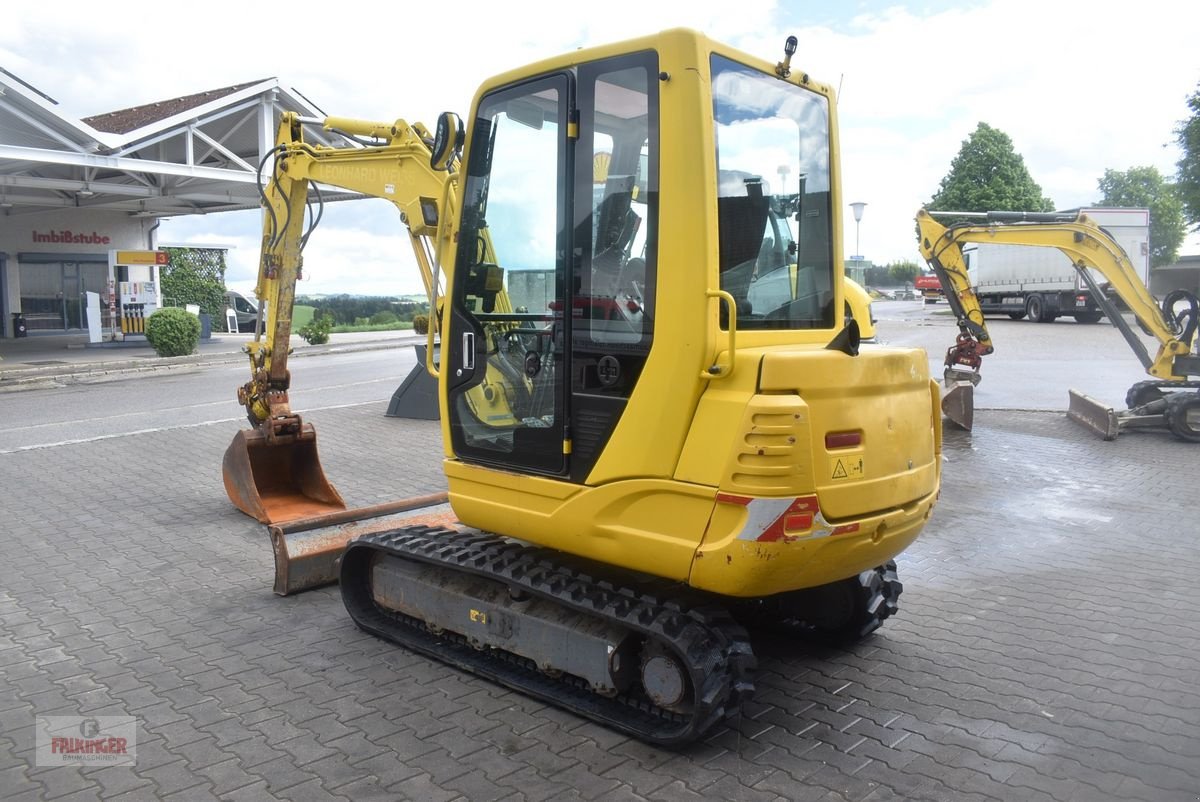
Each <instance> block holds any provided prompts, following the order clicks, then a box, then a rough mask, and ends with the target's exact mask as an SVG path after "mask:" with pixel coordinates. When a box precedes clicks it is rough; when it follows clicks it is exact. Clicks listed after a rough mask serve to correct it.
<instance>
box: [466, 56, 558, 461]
mask: <svg viewBox="0 0 1200 802" xmlns="http://www.w3.org/2000/svg"><path fill="white" fill-rule="evenodd" d="M572 81H573V78H572V76H570V75H568V74H566V73H559V74H553V75H549V76H546V77H543V78H539V79H536V80H532V81H528V82H524V83H520V84H516V85H513V86H510V87H506V88H503V89H501V90H498V91H495V92H492V93H490V94H488V95H486V96H485V97H484V98H483V99H482V101H481V102H480V104H479V109H478V112H477V114H476V117H475V119H474V121H473V123H472V131H473V134H472V144H471V150H470V152H469V153H468V154H467V159H466V171H467V175H466V180H465V184H464V189H463V198H462V204H463V212H462V214H463V217H462V225H461V228H460V232H459V243H458V248H459V250H458V255H457V260H456V267H455V277H454V284H453V286H452V287H451V288H450V304H451V306H450V315H449V319H448V327H447V331H446V332H445V333H444V336H443V340H442V343H443V349H444V350H445V352H446V355H447V360H446V362H445V364H444V365H443V367H442V370H443V372H444V374H445V377H444V381H445V382H446V393H447V406H448V417H449V421H450V430H451V443H452V445H453V448H454V453H455V455H456V456H458V457H459V458H460V459H463V460H464V461H468V462H479V463H485V464H495V465H497V466H501V467H505V468H509V469H515V470H521V471H528V472H533V473H544V474H555V475H561V474H565V473H566V471H567V468H568V465H567V455H568V452H569V451H570V446H569V439H568V434H567V414H568V410H567V408H566V405H567V394H566V384H567V381H566V380H567V377H568V376H569V375H570V374H569V365H568V358H569V357H568V353H567V350H566V348H565V344H566V343H568V342H570V332H569V331H567V330H566V329H567V327H569V326H570V322H571V321H570V316H569V315H565V314H564V310H565V309H567V308H568V306H567V304H566V302H565V296H566V292H567V275H568V271H569V270H570V253H571V251H570V232H569V226H568V221H569V220H570V219H571V215H570V204H571V185H572V182H571V180H570V176H571V175H572V161H573V156H572V149H571V147H570V144H571V140H569V139H568V121H569V120H570V119H571V114H572V112H571V109H572Z"/></svg>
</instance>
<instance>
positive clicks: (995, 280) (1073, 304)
mask: <svg viewBox="0 0 1200 802" xmlns="http://www.w3.org/2000/svg"><path fill="white" fill-rule="evenodd" d="M1070 213H1082V214H1086V215H1087V216H1088V217H1089V218H1091V219H1092V220H1094V221H1096V222H1097V223H1098V224H1099V225H1100V226H1101V227H1103V228H1104V229H1105V231H1107V232H1108V234H1109V235H1110V236H1111V237H1112V238H1113V239H1114V240H1116V241H1117V242H1118V243H1119V244H1120V245H1121V247H1122V248H1123V249H1124V250H1125V253H1126V254H1127V255H1128V256H1129V259H1130V261H1131V262H1132V263H1133V265H1134V267H1135V269H1136V271H1137V274H1138V278H1139V279H1140V280H1141V281H1142V283H1143V284H1144V285H1145V286H1147V287H1149V278H1150V212H1149V210H1147V209H1107V208H1088V209H1072V210H1070ZM963 257H964V258H965V259H966V262H967V270H968V275H969V276H970V281H971V284H972V286H973V287H974V288H975V292H976V295H977V296H978V298H979V305H980V308H981V309H982V311H983V313H984V314H989V315H999V314H1007V315H1008V316H1009V317H1010V318H1012V319H1013V320H1020V319H1021V318H1024V317H1028V318H1029V319H1030V320H1032V321H1034V322H1037V323H1053V322H1054V321H1055V319H1057V318H1059V317H1067V316H1069V317H1073V318H1075V320H1076V321H1077V322H1079V323H1095V322H1097V321H1099V320H1100V319H1101V318H1102V317H1103V316H1104V313H1103V312H1102V311H1101V308H1100V305H1099V304H1097V302H1096V299H1095V298H1093V297H1092V295H1091V293H1090V292H1089V291H1088V289H1087V287H1086V286H1085V285H1084V283H1083V280H1082V279H1081V278H1080V276H1079V273H1078V271H1076V270H1075V268H1074V267H1073V266H1072V265H1071V260H1070V259H1069V258H1068V257H1067V256H1065V255H1064V254H1063V253H1062V252H1061V251H1059V250H1057V249H1054V248H1039V247H1035V246H1026V245H993V244H990V243H980V244H975V245H967V246H966V247H964V248H963ZM1096 278H1097V281H1098V282H1099V283H1100V284H1101V286H1102V287H1103V281H1104V279H1103V277H1102V276H1097V277H1096Z"/></svg>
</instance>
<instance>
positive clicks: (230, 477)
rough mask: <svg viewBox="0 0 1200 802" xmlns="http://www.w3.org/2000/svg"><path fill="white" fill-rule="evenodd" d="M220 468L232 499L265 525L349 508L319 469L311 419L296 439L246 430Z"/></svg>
mask: <svg viewBox="0 0 1200 802" xmlns="http://www.w3.org/2000/svg"><path fill="white" fill-rule="evenodd" d="M221 469H222V470H221V473H222V478H223V479H224V480H225V492H226V493H227V494H229V500H230V501H232V502H233V504H234V506H235V507H237V508H238V509H239V510H241V511H242V512H244V513H246V514H247V515H249V516H250V517H251V518H257V519H258V520H259V521H261V522H263V523H264V524H277V523H285V522H287V521H294V520H296V519H297V518H311V517H313V516H316V515H326V514H328V513H331V512H337V511H338V510H344V509H346V502H344V501H342V497H341V495H340V494H339V493H338V492H337V490H335V489H334V487H333V485H331V484H329V480H328V479H326V478H325V472H324V471H323V470H322V469H321V459H320V457H319V456H317V433H316V430H314V429H313V427H312V424H311V423H306V424H304V426H303V427H302V428H301V430H300V434H299V435H298V436H297V437H296V438H295V439H294V440H292V441H290V442H285V443H275V444H272V443H270V442H269V441H268V440H267V437H266V435H265V434H263V433H262V432H261V431H258V430H257V429H251V430H246V429H243V430H242V431H240V432H238V433H237V434H236V435H234V438H233V442H232V443H230V444H229V448H227V449H226V450H225V459H224V461H223V463H222V466H221Z"/></svg>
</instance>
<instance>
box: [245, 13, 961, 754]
mask: <svg viewBox="0 0 1200 802" xmlns="http://www.w3.org/2000/svg"><path fill="white" fill-rule="evenodd" d="M795 49H796V40H795V38H794V37H791V38H789V39H788V42H787V45H786V46H785V48H784V53H785V57H784V59H783V60H782V61H780V62H779V63H777V64H771V63H769V62H766V61H763V60H761V59H758V58H755V57H753V56H750V55H747V54H745V53H741V52H738V51H735V50H732V49H730V48H728V47H726V46H723V45H721V44H718V43H716V42H713V41H711V40H709V39H707V38H705V37H704V36H702V35H700V34H697V33H695V32H692V31H687V30H672V31H666V32H664V33H661V34H658V35H654V36H648V37H645V38H641V39H636V40H633V41H629V42H625V43H621V44H616V45H611V46H607V47H600V48H594V49H588V50H580V51H575V52H572V53H569V54H567V55H564V56H561V57H558V58H554V59H549V60H547V61H543V62H540V63H537V64H534V65H531V66H529V67H526V68H523V69H520V70H515V71H513V72H509V73H506V74H504V75H501V76H498V77H496V78H493V79H491V80H489V81H487V82H485V83H484V84H483V85H482V86H481V88H480V89H479V91H478V93H477V95H476V97H475V99H474V101H473V104H472V110H471V115H470V117H469V118H468V121H469V124H468V125H467V126H466V127H465V128H464V126H463V125H462V124H461V123H460V122H459V120H458V118H457V117H455V116H454V115H453V114H449V113H446V114H443V115H441V117H440V118H439V119H438V124H437V126H436V130H435V132H434V133H433V134H432V135H431V134H430V132H429V131H427V130H426V129H425V128H424V127H422V126H420V125H409V124H407V123H405V122H403V121H397V122H395V123H392V124H382V123H367V122H356V121H352V120H346V119H340V118H330V119H326V120H323V121H316V120H305V119H301V118H298V117H295V116H285V117H284V119H283V121H282V123H281V125H280V128H279V141H278V143H277V145H276V147H275V149H274V151H273V152H272V154H271V155H272V156H273V157H274V159H273V162H274V164H273V166H272V168H271V170H270V172H269V178H268V180H267V181H266V186H265V189H264V200H265V206H266V208H267V211H268V213H267V215H266V220H265V223H264V236H263V246H262V247H263V251H262V260H261V276H260V281H259V288H258V295H259V297H260V299H262V301H264V303H263V304H262V305H261V306H262V308H265V309H266V310H267V311H266V314H265V327H262V331H264V332H265V333H266V338H265V339H263V338H261V337H259V338H256V340H255V343H254V344H253V345H252V346H251V347H250V359H251V368H252V373H253V378H252V380H251V382H249V383H248V384H247V385H246V386H245V387H243V388H242V389H241V391H240V392H239V400H241V402H242V403H243V404H244V405H245V406H246V408H247V412H248V416H249V418H250V420H251V422H252V424H253V425H254V429H253V430H251V431H249V432H242V433H239V434H238V436H237V437H236V438H235V439H234V441H233V443H232V444H231V445H230V447H229V450H228V452H227V453H226V458H225V464H224V468H225V482H226V487H227V489H228V491H229V496H230V498H231V500H233V502H234V503H235V504H237V506H238V507H239V508H240V509H242V510H243V511H245V512H246V513H248V514H250V515H253V516H255V517H258V518H259V519H260V520H264V521H268V522H274V523H277V524H278V523H282V524H285V525H286V524H288V523H289V522H290V521H291V519H292V518H294V517H296V516H299V515H316V516H318V517H323V518H324V520H335V519H336V520H343V519H344V518H345V516H347V515H349V516H350V517H353V513H354V511H353V510H350V511H344V512H339V511H338V510H339V508H340V507H341V506H344V505H343V504H342V502H341V499H340V496H338V495H337V494H336V491H335V490H333V488H332V487H331V486H330V485H329V482H328V481H327V480H326V479H325V477H324V473H323V471H322V470H321V468H320V464H319V461H318V458H317V451H316V444H315V443H316V437H315V433H314V431H313V429H312V428H311V425H310V424H306V423H304V422H303V421H301V419H300V416H299V415H297V414H296V413H295V412H293V411H292V410H291V409H290V406H289V404H288V401H287V392H288V374H287V370H286V359H287V342H288V341H287V334H288V331H289V326H290V308H291V303H292V293H293V291H294V286H295V280H296V278H297V277H298V275H299V272H300V270H301V256H300V252H301V250H302V249H303V247H304V244H305V242H306V241H307V239H308V235H309V233H310V232H311V226H307V227H306V225H305V224H304V221H303V219H302V218H303V217H304V210H305V207H306V203H307V202H308V201H309V190H310V189H311V188H312V187H314V186H315V184H317V183H324V184H329V185H336V186H339V187H343V188H348V189H352V190H356V191H358V192H361V193H363V194H365V195H370V196H374V197H383V198H389V199H391V200H392V201H393V202H394V203H395V205H396V206H397V207H398V208H399V209H400V211H401V215H402V219H403V221H404V223H405V224H406V225H407V226H408V229H409V232H410V235H411V238H412V243H413V246H414V252H415V253H416V256H417V262H418V264H419V266H420V268H421V272H422V276H423V278H424V279H425V284H426V288H427V290H428V291H429V294H430V301H431V309H432V310H434V314H432V315H431V322H434V323H436V326H435V327H431V331H430V333H429V341H428V343H427V345H428V348H427V363H426V368H427V369H428V370H429V372H430V373H431V374H433V375H434V376H435V377H436V378H437V383H438V397H439V405H440V421H441V424H440V425H441V429H442V435H443V443H444V460H443V466H444V471H445V476H446V481H447V484H448V491H449V492H448V496H449V503H450V506H451V508H452V511H453V523H452V524H451V525H436V526H433V525H408V526H398V527H396V528H390V529H386V530H383V531H376V532H374V533H372V534H368V535H363V536H361V537H356V538H353V539H350V538H343V539H342V540H341V542H340V543H339V547H338V552H337V553H338V556H339V557H340V575H339V580H340V582H341V588H342V597H343V600H344V602H345V604H346V607H347V610H348V611H349V612H350V615H351V617H352V618H353V620H354V621H355V622H356V623H357V625H358V626H360V627H361V628H363V629H365V630H367V631H369V632H373V633H375V634H377V635H379V636H381V637H384V638H387V639H389V640H392V641H394V642H396V643H399V644H401V645H403V646H405V647H407V648H410V649H413V650H416V651H418V652H421V653H424V654H427V655H430V656H432V657H435V658H437V659H439V660H443V661H445V662H448V663H450V664H452V665H455V666H459V667H461V668H464V669H466V670H469V671H472V672H475V673H477V674H479V675H481V676H484V677H487V678H490V679H492V680H494V681H496V682H499V683H502V684H504V685H506V686H508V687H511V688H514V689H517V690H520V691H522V692H524V693H528V694H531V695H533V696H535V697H538V698H540V699H544V700H546V701H547V702H550V703H552V704H556V705H559V706H561V707H564V708H566V709H569V710H571V711H574V712H576V713H578V714H579V715H582V716H586V717H588V718H591V719H593V720H595V721H598V722H601V723H603V724H605V725H607V726H610V727H613V728H615V729H617V730H620V731H622V732H626V733H629V734H631V735H633V736H635V737H637V738H640V739H643V740H646V741H649V742H655V743H662V744H678V743H683V742H687V741H690V740H693V739H695V738H697V737H700V736H701V735H703V734H704V733H705V732H706V731H708V730H709V729H710V728H711V727H712V726H713V725H714V724H715V723H716V722H718V721H720V720H721V719H722V718H724V717H726V716H731V715H735V714H736V713H737V712H738V710H739V709H740V705H741V703H742V701H743V700H744V699H746V698H747V696H748V695H749V694H750V693H751V691H752V688H753V680H752V670H753V667H754V664H755V660H754V655H753V649H752V645H751V641H750V639H749V636H748V635H747V633H746V630H745V629H744V628H743V626H742V624H741V623H739V622H741V621H744V620H746V619H753V620H754V621H755V622H758V623H762V622H765V621H772V620H774V621H778V622H781V623H786V624H787V625H788V626H795V627H799V628H801V629H803V630H805V631H817V632H820V633H825V634H827V635H830V636H834V637H839V638H851V639H853V638H859V637H862V636H864V635H866V634H868V633H870V632H872V631H873V630H874V629H875V628H877V627H878V626H879V625H880V623H881V622H882V621H883V620H884V619H886V618H887V617H888V616H889V615H891V614H892V613H893V612H894V611H895V610H896V605H897V600H898V597H899V594H900V591H901V587H902V586H901V584H900V582H899V579H898V577H897V574H896V565H895V562H894V559H893V558H894V557H895V556H896V555H897V554H899V553H900V552H901V551H902V550H903V549H904V548H906V547H907V546H908V545H909V544H910V543H911V542H912V541H913V540H914V539H915V538H916V537H917V535H918V533H919V532H920V531H921V529H922V528H923V527H924V525H925V523H926V521H927V520H928V518H929V516H930V514H931V513H932V510H933V506H934V503H935V500H936V498H937V494H938V490H939V486H940V478H941V472H940V459H941V428H940V426H941V418H940V416H939V415H938V396H939V390H938V384H937V382H935V381H933V380H931V378H930V376H929V372H928V362H927V358H926V356H925V353H924V351H922V350H919V349H906V348H887V347H882V346H873V347H871V348H864V349H862V350H860V349H859V339H860V332H859V328H858V325H857V323H856V322H854V321H853V320H850V319H848V318H847V317H846V312H845V309H846V304H847V298H846V294H845V292H846V291H845V286H846V285H845V283H844V281H843V275H842V248H841V242H842V210H843V208H844V207H845V204H844V203H842V202H841V200H840V197H841V193H840V183H839V182H840V169H839V165H838V144H837V120H836V105H835V103H834V96H833V91H832V89H831V87H829V86H827V85H825V84H821V83H818V82H816V81H814V80H813V79H812V78H811V77H810V76H809V75H808V74H807V73H804V72H802V71H799V70H794V69H793V68H792V67H791V58H792V55H793V54H794V52H795ZM309 125H323V126H324V127H325V128H328V129H333V130H337V131H340V132H342V133H343V134H345V135H347V136H348V137H351V138H353V139H355V140H357V145H356V146H348V147H344V148H328V147H320V146H314V145H311V144H309V143H307V142H306V141H305V139H304V130H305V128H306V126H309ZM601 166H602V169H601ZM777 175H778V176H779V181H778V183H775V178H774V177H775V176H777ZM789 178H790V181H789ZM781 215H782V217H781ZM312 219H313V220H314V221H315V220H316V219H319V209H317V210H315V211H314V213H313V215H312ZM781 220H785V221H786V222H787V223H788V224H789V225H790V224H791V223H792V222H794V224H795V227H796V228H795V236H794V238H793V237H792V236H790V235H789V236H788V237H786V238H785V237H783V235H782V232H780V231H778V228H776V229H775V231H776V232H777V234H776V235H771V234H770V233H769V232H771V231H772V226H778V224H779V222H780V221H781ZM768 240H769V242H768ZM435 336H436V338H437V339H438V342H437V343H435V342H434V339H435ZM435 345H436V346H437V347H436V348H435ZM380 447H386V446H385V445H384V444H381V445H380ZM397 447H399V446H397ZM347 540H348V543H347V542H346V541H347ZM343 545H344V550H342V548H341V547H342V546H343Z"/></svg>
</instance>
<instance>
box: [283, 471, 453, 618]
mask: <svg viewBox="0 0 1200 802" xmlns="http://www.w3.org/2000/svg"><path fill="white" fill-rule="evenodd" d="M446 502H447V494H446V493H434V494H433V495H429V496H417V497H416V498H408V499H403V500H401V501H391V502H387V503H385V504H376V505H375V506H373V507H358V508H356V509H352V510H342V511H341V512H335V513H331V514H329V515H321V516H317V517H316V518H303V519H300V520H295V521H291V522H289V523H285V524H273V525H272V526H271V527H270V532H271V550H272V551H273V552H274V553H275V593H277V594H278V595H280V596H290V595H291V594H293V593H299V592H301V591H304V590H310V589H312V588H319V587H322V586H323V585H331V584H333V583H334V582H337V580H338V571H339V570H340V569H339V565H338V563H339V561H340V560H341V558H342V552H344V551H345V550H346V546H347V544H349V543H350V541H351V540H355V539H356V538H360V537H363V536H364V535H370V534H374V533H376V532H382V531H385V530H387V529H394V528H396V527H398V526H416V525H422V526H447V527H450V528H455V527H457V526H458V520H457V519H456V518H455V517H454V513H453V512H452V511H451V510H450V505H449V504H448V503H446ZM415 510H420V512H419V513H417V514H415V515H403V516H401V515H399V514H400V513H411V512H413V511H415Z"/></svg>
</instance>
